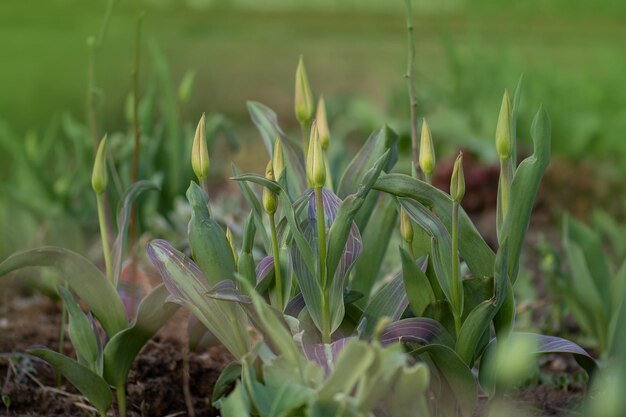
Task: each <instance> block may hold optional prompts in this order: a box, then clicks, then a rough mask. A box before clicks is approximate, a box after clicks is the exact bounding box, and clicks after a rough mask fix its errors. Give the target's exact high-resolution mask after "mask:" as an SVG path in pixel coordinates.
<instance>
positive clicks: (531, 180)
mask: <svg viewBox="0 0 626 417" xmlns="http://www.w3.org/2000/svg"><path fill="white" fill-rule="evenodd" d="M550 130H551V127H550V119H549V118H548V114H547V113H546V111H545V110H544V108H543V106H541V107H540V108H539V111H538V112H537V114H536V115H535V118H534V120H533V124H532V127H531V132H530V134H531V137H532V139H533V145H534V150H533V154H532V155H531V156H529V157H528V158H526V159H524V160H523V161H522V162H521V163H520V164H519V166H518V167H517V169H516V170H515V173H514V175H513V182H512V183H511V197H510V204H509V210H508V212H507V214H506V217H505V218H504V223H503V224H502V231H501V239H500V241H501V242H502V243H504V242H505V241H508V271H507V272H508V276H509V279H510V280H511V282H512V283H515V280H516V278H517V273H518V271H519V259H520V255H521V252H522V246H523V244H524V237H525V236H526V231H527V230H528V225H529V223H530V215H531V212H532V209H533V204H534V201H535V196H536V194H537V190H538V189H539V184H540V183H541V178H542V177H543V174H544V172H545V170H546V168H547V167H548V163H549V161H550ZM487 275H488V274H487Z"/></svg>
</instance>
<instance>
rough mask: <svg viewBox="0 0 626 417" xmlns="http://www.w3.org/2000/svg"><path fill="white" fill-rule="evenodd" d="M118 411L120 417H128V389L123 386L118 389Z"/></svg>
mask: <svg viewBox="0 0 626 417" xmlns="http://www.w3.org/2000/svg"><path fill="white" fill-rule="evenodd" d="M116 391H117V411H118V414H119V415H120V417H126V389H125V387H124V386H123V385H122V386H121V387H117V390H116Z"/></svg>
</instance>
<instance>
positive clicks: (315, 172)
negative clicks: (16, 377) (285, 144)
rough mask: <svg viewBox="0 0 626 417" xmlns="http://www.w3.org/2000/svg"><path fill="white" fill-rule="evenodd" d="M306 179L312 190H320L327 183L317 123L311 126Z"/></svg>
mask: <svg viewBox="0 0 626 417" xmlns="http://www.w3.org/2000/svg"><path fill="white" fill-rule="evenodd" d="M306 177H307V180H308V182H309V186H310V187H311V188H320V187H323V186H324V184H325V183H326V167H325V166H324V154H323V152H322V145H321V144H320V138H319V134H318V130H317V122H315V121H314V122H313V125H312V126H311V138H310V139H309V150H308V152H307V158H306Z"/></svg>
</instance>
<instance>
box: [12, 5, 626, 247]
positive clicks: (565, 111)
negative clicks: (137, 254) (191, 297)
mask: <svg viewBox="0 0 626 417" xmlns="http://www.w3.org/2000/svg"><path fill="white" fill-rule="evenodd" d="M114 3H115V4H114V7H113V8H112V9H111V14H110V21H109V24H108V26H107V28H106V32H105V33H103V35H104V36H103V38H102V39H103V42H102V45H101V47H100V48H99V49H98V50H97V54H96V56H95V63H96V66H95V72H94V75H95V87H96V90H95V111H96V117H97V125H98V135H102V134H103V133H104V132H110V133H111V132H118V133H117V134H116V138H117V139H116V140H114V141H113V147H114V150H115V152H116V153H115V155H116V158H118V157H119V158H120V159H122V158H128V159H129V155H130V152H132V150H131V148H130V147H131V146H132V139H131V138H132V135H130V125H129V117H128V111H129V110H128V109H129V102H128V97H129V93H130V91H131V71H132V68H133V60H134V55H135V51H134V39H135V31H136V22H137V17H138V16H139V14H140V13H142V12H145V13H146V14H145V18H144V20H143V32H142V42H141V50H140V55H141V66H140V82H139V89H140V95H141V97H142V100H145V101H146V103H147V104H146V106H144V107H149V109H146V108H143V107H142V112H143V113H142V114H144V113H145V114H146V117H145V118H144V119H145V120H144V124H142V130H143V131H144V138H143V139H144V141H146V142H147V143H148V144H149V143H150V142H151V141H153V142H154V143H155V144H154V146H153V149H152V151H150V149H148V150H147V153H148V155H145V157H146V158H152V159H150V161H149V162H146V163H144V165H142V167H141V172H142V175H140V176H141V177H143V178H146V177H147V176H149V175H153V174H154V173H155V171H158V170H159V169H162V170H163V171H165V177H167V176H168V175H169V176H171V175H174V174H172V172H175V173H176V175H179V177H180V179H176V181H174V183H173V185H172V186H171V187H169V188H168V189H169V194H166V195H165V197H163V198H166V199H169V200H168V201H169V203H167V204H166V205H165V206H164V207H165V209H164V210H160V211H159V212H160V213H162V214H163V213H166V212H167V210H171V209H172V206H173V202H172V201H171V200H173V196H174V195H176V193H177V192H178V191H180V190H184V189H183V188H181V185H184V183H185V181H187V180H188V178H190V177H191V175H190V172H189V167H188V166H187V165H188V163H187V161H188V156H187V155H186V154H185V152H186V149H187V148H188V146H189V145H190V142H191V137H192V135H193V128H194V125H195V123H197V120H198V118H199V116H200V114H201V113H202V112H207V114H213V113H221V114H222V115H223V117H224V119H225V120H228V121H229V125H228V126H229V127H230V128H231V130H232V132H230V135H231V136H235V135H236V136H237V137H238V138H239V139H240V141H241V142H243V145H244V146H251V145H250V144H256V146H260V143H261V141H260V139H259V137H258V134H257V133H256V132H255V131H254V129H253V125H252V123H251V122H250V120H249V117H248V114H247V110H246V105H245V103H246V100H257V101H260V102H262V103H264V104H267V105H269V106H271V107H272V108H273V109H274V110H275V111H276V112H277V114H278V117H279V121H280V123H281V125H282V126H283V127H284V128H286V130H288V131H291V132H294V133H297V132H298V126H297V124H296V121H295V118H294V115H293V89H294V71H295V67H296V64H297V60H298V57H299V55H300V54H303V55H304V59H305V62H306V66H307V70H308V74H309V78H310V81H311V85H312V88H313V91H314V94H315V95H316V97H317V96H319V94H324V95H325V97H326V100H327V104H328V107H329V116H330V119H331V130H332V131H333V135H334V136H333V137H334V138H337V139H341V138H344V137H347V138H350V139H355V140H357V141H358V140H361V141H362V140H364V139H365V138H366V137H367V135H368V134H369V132H371V131H372V130H373V129H375V128H376V127H379V126H380V125H381V124H382V123H385V122H388V123H390V125H391V126H392V127H393V128H394V129H396V130H397V131H399V132H400V133H401V134H402V137H403V143H404V145H402V144H401V147H402V146H404V149H406V147H407V144H408V135H407V132H408V110H409V109H408V104H407V103H408V98H407V93H406V84H405V80H404V73H405V70H406V60H407V58H406V54H407V52H406V22H405V16H404V11H405V4H404V1H403V0H384V1H383V0H317V1H309V2H304V1H299V0H264V1H258V0H186V1H185V0H143V1H138V0H135V1H118V2H114ZM109 4H110V3H109V2H108V1H106V0H91V1H87V0H46V1H42V0H2V1H1V2H0V196H2V200H4V201H0V203H2V204H0V219H2V224H3V228H4V229H9V228H11V227H13V228H14V232H13V233H12V234H10V238H4V239H3V242H2V244H0V255H2V254H6V253H8V252H9V251H10V249H11V248H13V249H15V248H19V247H22V246H27V245H30V244H32V242H33V239H34V238H33V237H32V236H31V235H32V234H33V233H35V232H36V231H37V230H38V229H37V228H38V227H41V226H40V225H39V223H38V220H37V219H38V218H42V217H45V216H52V215H51V214H50V212H53V213H59V216H61V215H62V214H63V213H64V214H65V215H67V214H68V213H69V214H70V215H71V217H73V218H74V219H83V220H81V222H82V224H83V225H84V224H90V225H91V226H93V227H95V222H94V218H93V202H91V200H92V199H91V198H89V199H88V200H89V201H86V199H85V198H84V196H85V194H84V191H85V187H87V189H88V181H89V178H88V176H89V175H90V168H91V167H90V164H91V161H90V150H91V141H92V138H91V136H92V134H91V133H90V131H89V129H88V128H87V126H86V122H85V120H86V97H87V86H88V63H89V54H88V48H87V44H86V39H87V38H88V37H89V36H96V37H98V36H100V34H101V32H102V22H103V20H104V17H105V15H106V10H107V7H108V5H109ZM625 18H626V2H624V1H621V0H612V1H611V0H608V1H607V0H605V1H593V0H551V1H548V0H525V1H522V0H517V1H497V0H476V1H471V2H470V1H462V0H414V1H413V20H414V26H415V41H416V53H417V55H416V56H417V60H416V72H415V77H416V87H417V91H418V99H419V109H418V110H419V113H420V116H426V117H427V118H428V119H429V124H430V127H431V129H432V130H433V135H434V138H435V141H436V142H437V146H438V147H439V148H441V149H442V150H443V152H441V153H439V155H441V156H444V155H446V151H452V150H453V149H456V148H459V147H463V148H469V149H472V150H474V151H475V152H476V153H477V154H478V155H479V156H480V157H481V158H482V159H483V161H486V162H490V161H493V160H494V159H495V152H494V151H493V146H492V143H493V136H494V131H495V125H496V119H497V115H498V110H499V107H500V100H501V97H502V92H503V90H504V88H509V89H510V90H513V89H514V88H515V85H516V83H517V80H518V78H519V77H520V74H522V73H523V74H524V79H525V81H524V90H523V96H522V105H521V113H520V120H519V122H518V128H519V138H520V141H521V142H522V145H523V144H526V145H528V144H529V139H528V131H529V128H530V121H531V117H532V115H533V114H534V112H535V111H536V109H537V107H538V106H539V104H540V103H543V104H544V105H545V106H546V107H547V109H548V111H549V113H550V115H551V118H552V122H553V152H554V154H555V155H556V156H557V158H559V157H560V158H567V160H568V161H570V163H571V165H572V167H573V168H574V169H573V171H572V172H573V174H574V175H573V176H572V181H577V179H576V177H575V175H576V174H575V172H576V166H577V164H579V163H580V162H584V163H585V164H586V165H591V166H594V167H595V168H597V170H595V171H594V170H592V171H591V172H592V175H598V178H604V177H610V178H613V179H614V178H616V177H617V178H620V179H623V178H625V177H626V164H625V163H624V161H625V160H626V140H624V138H623V135H624V132H626V83H624V82H623V74H625V73H626V53H624V52H625V49H624V39H626V24H624V21H625ZM190 71H193V72H194V73H195V79H194V83H193V89H192V93H191V95H190V98H189V100H188V101H186V102H185V103H178V104H172V103H173V101H175V99H176V91H177V89H178V86H179V84H180V83H181V81H182V80H183V79H184V77H185V74H189V72H190ZM148 96H150V97H148ZM147 97H148V98H150V100H152V101H150V100H149V99H148V98H147ZM150 103H152V104H153V105H151V104H150ZM220 117H222V116H220ZM154 138H158V141H157V139H154ZM124 141H125V142H124ZM173 142H176V143H174V144H173V145H172V143H173ZM182 142H184V144H182V145H180V146H179V145H177V143H182ZM116 144H117V145H116ZM44 145H45V147H47V148H46V149H48V151H47V152H48V153H47V154H46V157H45V158H44V157H41V158H38V157H37V155H38V153H40V152H41V149H42V147H44ZM146 146H148V148H149V145H146ZM161 148H163V149H161ZM244 149H245V148H244ZM150 152H152V153H150ZM22 154H25V155H26V157H24V161H22V162H23V163H22V162H19V161H18V160H20V158H21V155H22ZM66 154H72V155H74V156H73V157H72V158H71V161H70V162H67V161H66V160H65V159H64V158H65V156H64V155H66ZM176 155H178V159H179V161H178V162H176V163H172V162H171V160H172V159H173V157H175V156H176ZM448 155H449V154H448ZM232 158H234V159H235V160H237V161H238V163H241V164H242V165H246V164H247V166H248V167H249V168H250V169H257V170H260V169H261V168H262V166H263V165H264V161H262V160H260V159H259V158H256V154H255V153H254V152H239V153H238V154H231V155H228V156H225V157H223V158H216V159H218V160H220V159H223V160H224V161H226V160H228V159H232ZM33 161H34V162H33ZM125 169H126V171H124V170H125ZM183 170H184V171H183ZM226 170H227V165H226V169H224V170H223V171H226ZM585 172H588V171H585ZM125 173H128V168H127V167H126V168H124V167H121V168H120V177H121V178H122V181H121V182H123V180H124V178H126V177H127V175H125ZM187 174H189V175H188V176H187ZM25 177H28V178H30V179H28V181H26V180H24V178H25ZM22 184H23V185H22ZM123 185H124V184H122V183H120V184H117V192H118V194H119V193H120V191H121V189H123ZM41 196H44V197H45V200H42V198H43V197H41ZM33 198H40V201H34V200H33ZM9 200H10V202H8V203H7V201H9ZM42 201H44V203H42ZM59 202H61V203H59ZM155 204H156V203H155ZM24 207H27V209H28V210H30V212H32V216H31V219H30V220H28V221H29V222H30V224H31V226H29V227H30V228H29V227H22V226H20V227H17V226H15V224H14V223H15V219H14V213H15V211H16V210H21V209H23V208H24ZM42 207H43V208H44V209H42ZM48 211H49V212H48ZM53 224H54V222H53ZM59 224H61V223H59ZM57 226H58V225H57ZM59 227H60V226H59ZM25 229H27V230H29V232H24V230H25ZM62 229H63V230H65V232H64V233H66V232H67V228H66V227H65V226H63V228H62ZM25 236H28V238H26V237H25ZM16 239H17V240H19V242H17V243H16ZM70 246H77V247H80V246H81V243H80V242H78V243H76V244H75V245H70Z"/></svg>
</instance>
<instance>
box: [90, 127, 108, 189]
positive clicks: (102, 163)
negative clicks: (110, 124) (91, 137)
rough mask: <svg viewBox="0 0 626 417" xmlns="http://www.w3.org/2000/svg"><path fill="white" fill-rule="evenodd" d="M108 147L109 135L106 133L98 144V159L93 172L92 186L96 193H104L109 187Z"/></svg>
mask: <svg viewBox="0 0 626 417" xmlns="http://www.w3.org/2000/svg"><path fill="white" fill-rule="evenodd" d="M106 148H107V135H104V137H103V138H102V140H101V141H100V145H99V146H98V151H97V152H96V160H95V161H94V164H93V171H92V174H91V188H93V190H94V191H95V192H96V194H102V193H103V192H104V190H105V189H106V188H107V184H108V182H109V177H108V175H107V161H106V159H107V155H106Z"/></svg>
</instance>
